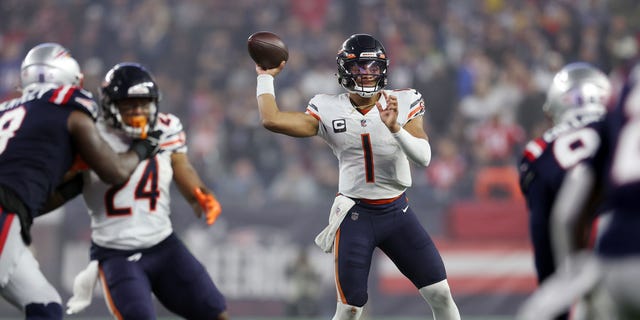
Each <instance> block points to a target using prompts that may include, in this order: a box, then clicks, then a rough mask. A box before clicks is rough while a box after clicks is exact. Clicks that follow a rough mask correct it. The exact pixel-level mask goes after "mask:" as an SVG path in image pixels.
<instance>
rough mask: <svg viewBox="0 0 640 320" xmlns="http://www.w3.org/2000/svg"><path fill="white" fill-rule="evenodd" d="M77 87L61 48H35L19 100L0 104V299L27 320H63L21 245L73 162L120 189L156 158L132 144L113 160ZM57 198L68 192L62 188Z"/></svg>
mask: <svg viewBox="0 0 640 320" xmlns="http://www.w3.org/2000/svg"><path fill="white" fill-rule="evenodd" d="M81 83H82V73H81V71H80V67H79V65H78V63H77V62H76V61H75V60H74V59H73V58H72V57H71V55H70V53H69V52H68V51H67V50H66V49H65V48H64V47H62V46H60V45H59V44H55V43H44V44H40V45H37V46H35V47H34V48H32V49H31V50H30V51H29V52H28V53H27V55H26V56H25V58H24V60H23V62H22V66H21V86H22V96H21V97H20V98H17V99H14V100H10V101H6V102H3V103H1V104H0V124H1V125H0V128H1V131H2V133H1V134H0V230H1V231H0V294H2V296H3V297H4V298H5V299H6V300H7V301H9V302H10V303H11V304H13V305H14V306H16V307H17V308H19V309H20V310H22V311H23V312H24V314H25V318H26V319H62V315H63V313H62V306H61V298H60V296H59V294H58V293H57V291H56V290H55V289H54V288H53V287H52V286H51V284H50V283H49V282H48V281H47V279H46V278H45V277H44V275H43V274H42V272H41V270H40V268H39V266H38V262H37V261H36V260H35V258H34V256H33V255H32V253H31V251H30V250H29V249H28V247H27V246H28V245H29V244H30V242H31V235H30V233H29V228H30V227H31V223H32V221H33V219H34V218H36V217H37V216H38V215H40V214H42V213H43V209H44V205H45V201H46V200H47V198H48V196H49V195H50V194H51V193H53V192H54V189H55V188H56V187H57V186H59V185H60V183H61V182H62V180H63V176H64V175H65V173H66V172H67V171H68V170H69V169H70V168H71V166H72V163H73V162H74V159H75V158H76V157H77V156H79V157H80V158H81V159H84V161H85V162H86V164H88V165H89V166H90V167H91V168H93V170H94V171H95V172H96V174H97V177H99V179H101V180H104V181H106V182H108V183H113V184H120V183H123V182H125V181H126V180H127V178H128V177H129V175H130V174H131V173H132V172H133V170H134V169H135V168H136V166H137V165H138V163H140V161H141V160H144V159H146V158H148V157H149V156H151V155H153V154H154V152H155V151H157V149H156V148H157V146H158V145H157V141H155V142H154V139H147V140H140V139H137V140H135V141H131V143H129V144H127V145H126V147H125V148H122V149H121V150H120V151H122V153H120V154H116V153H115V152H114V151H113V149H111V148H110V147H109V145H108V144H107V143H106V142H105V141H104V140H103V139H102V138H101V136H100V134H99V132H98V129H97V127H96V125H95V122H94V121H95V118H96V115H97V111H98V109H97V105H96V103H95V102H94V101H93V99H92V97H91V95H90V93H88V92H86V91H84V90H82V89H81V87H80V85H81ZM158 135H159V133H154V134H153V137H152V138H157V136H158ZM59 191H60V193H61V194H62V195H68V194H69V192H71V193H73V190H69V189H68V188H67V187H65V186H64V185H62V186H61V187H60V189H59Z"/></svg>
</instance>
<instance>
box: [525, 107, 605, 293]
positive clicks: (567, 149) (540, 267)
mask: <svg viewBox="0 0 640 320" xmlns="http://www.w3.org/2000/svg"><path fill="white" fill-rule="evenodd" d="M590 121H593V119H586V120H582V121H580V120H578V119H575V121H572V122H571V121H570V122H563V123H560V124H558V125H556V126H555V127H553V128H551V129H549V130H547V131H546V132H545V133H544V135H543V136H542V137H540V138H538V139H535V140H533V141H531V142H529V143H528V144H527V146H526V148H525V151H524V155H523V157H522V160H521V161H520V165H519V170H520V188H521V190H522V193H523V194H524V195H525V198H526V200H527V207H528V209H529V232H530V236H531V241H532V243H533V248H534V260H535V265H536V271H537V275H538V282H542V281H543V280H544V279H546V278H547V277H548V276H549V275H551V274H552V273H553V272H554V270H555V262H554V259H553V253H552V249H551V236H550V218H551V208H552V206H553V203H554V202H555V199H556V195H557V193H558V190H559V189H560V186H561V184H562V180H563V179H564V176H565V173H566V171H567V170H568V169H569V168H571V167H573V166H575V165H576V164H577V163H578V162H580V161H581V160H584V159H586V158H588V157H590V156H592V155H593V154H594V152H595V150H596V149H597V148H598V146H599V145H600V141H599V137H598V134H597V130H596V129H595V128H594V126H596V124H597V123H598V122H591V123H590V124H589V125H588V126H585V123H587V122H590Z"/></svg>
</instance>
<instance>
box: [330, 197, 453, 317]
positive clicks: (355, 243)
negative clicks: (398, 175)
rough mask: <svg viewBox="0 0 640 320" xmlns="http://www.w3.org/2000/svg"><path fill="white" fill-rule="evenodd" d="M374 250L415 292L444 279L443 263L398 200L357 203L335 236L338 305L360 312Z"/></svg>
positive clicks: (404, 205)
mask: <svg viewBox="0 0 640 320" xmlns="http://www.w3.org/2000/svg"><path fill="white" fill-rule="evenodd" d="M376 247H378V248H380V250H382V252H384V253H385V254H386V255H387V256H388V257H389V259H391V261H393V263H394V264H395V265H396V266H397V267H398V269H399V270H400V272H402V274H404V275H405V276H406V277H407V278H408V279H409V280H410V281H411V282H412V283H413V284H414V285H415V286H416V288H422V287H424V286H427V285H430V284H434V283H436V282H439V281H442V280H444V279H446V278H447V275H446V271H445V268H444V263H443V262H442V257H441V256H440V253H439V252H438V250H437V249H436V246H435V244H434V243H433V241H432V240H431V237H430V236H429V234H428V233H427V231H426V230H425V229H424V228H423V227H422V225H421V224H420V222H419V221H418V219H417V217H416V216H415V214H414V212H413V210H412V209H411V208H410V207H409V204H408V202H407V199H406V197H405V196H404V195H403V196H401V197H400V198H398V199H397V200H395V201H393V202H392V203H389V204H382V205H374V204H368V203H364V202H363V201H360V200H356V205H355V206H353V208H351V210H350V211H349V213H347V215H346V216H345V218H344V220H343V221H342V224H341V225H340V229H339V230H338V233H337V234H336V246H335V248H334V255H335V257H336V270H335V271H336V285H337V289H338V294H339V299H340V300H341V302H342V303H345V304H349V305H353V306H358V307H361V306H363V305H364V304H365V303H366V302H367V299H368V296H367V279H368V277H369V270H370V268H371V259H372V257H373V251H374V249H375V248H376Z"/></svg>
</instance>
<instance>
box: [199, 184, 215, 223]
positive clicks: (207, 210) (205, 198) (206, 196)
mask: <svg viewBox="0 0 640 320" xmlns="http://www.w3.org/2000/svg"><path fill="white" fill-rule="evenodd" d="M193 194H194V195H195V196H196V199H197V200H198V203H199V204H200V207H202V210H204V215H205V219H206V220H207V224H208V225H212V224H213V223H214V222H216V219H217V218H218V216H219V215H220V212H221V211H222V207H220V202H218V200H216V197H214V196H213V195H212V194H210V193H205V192H203V191H202V189H201V188H200V187H195V188H194V189H193Z"/></svg>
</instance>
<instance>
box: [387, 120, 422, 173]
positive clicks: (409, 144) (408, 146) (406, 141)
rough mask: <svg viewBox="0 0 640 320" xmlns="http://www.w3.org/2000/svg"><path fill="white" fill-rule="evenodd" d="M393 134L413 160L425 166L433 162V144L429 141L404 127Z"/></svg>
mask: <svg viewBox="0 0 640 320" xmlns="http://www.w3.org/2000/svg"><path fill="white" fill-rule="evenodd" d="M392 135H393V137H394V138H395V139H396V141H397V142H398V144H399V145H400V148H402V151H404V153H405V154H406V155H407V157H408V158H409V159H411V161H413V162H415V163H416V164H419V165H421V166H423V167H426V166H428V165H429V163H430V162H431V145H430V144H429V141H427V140H426V139H421V138H417V137H414V136H412V135H411V134H410V133H409V132H408V131H407V130H405V129H404V128H403V129H400V130H399V131H398V132H396V133H392Z"/></svg>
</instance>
